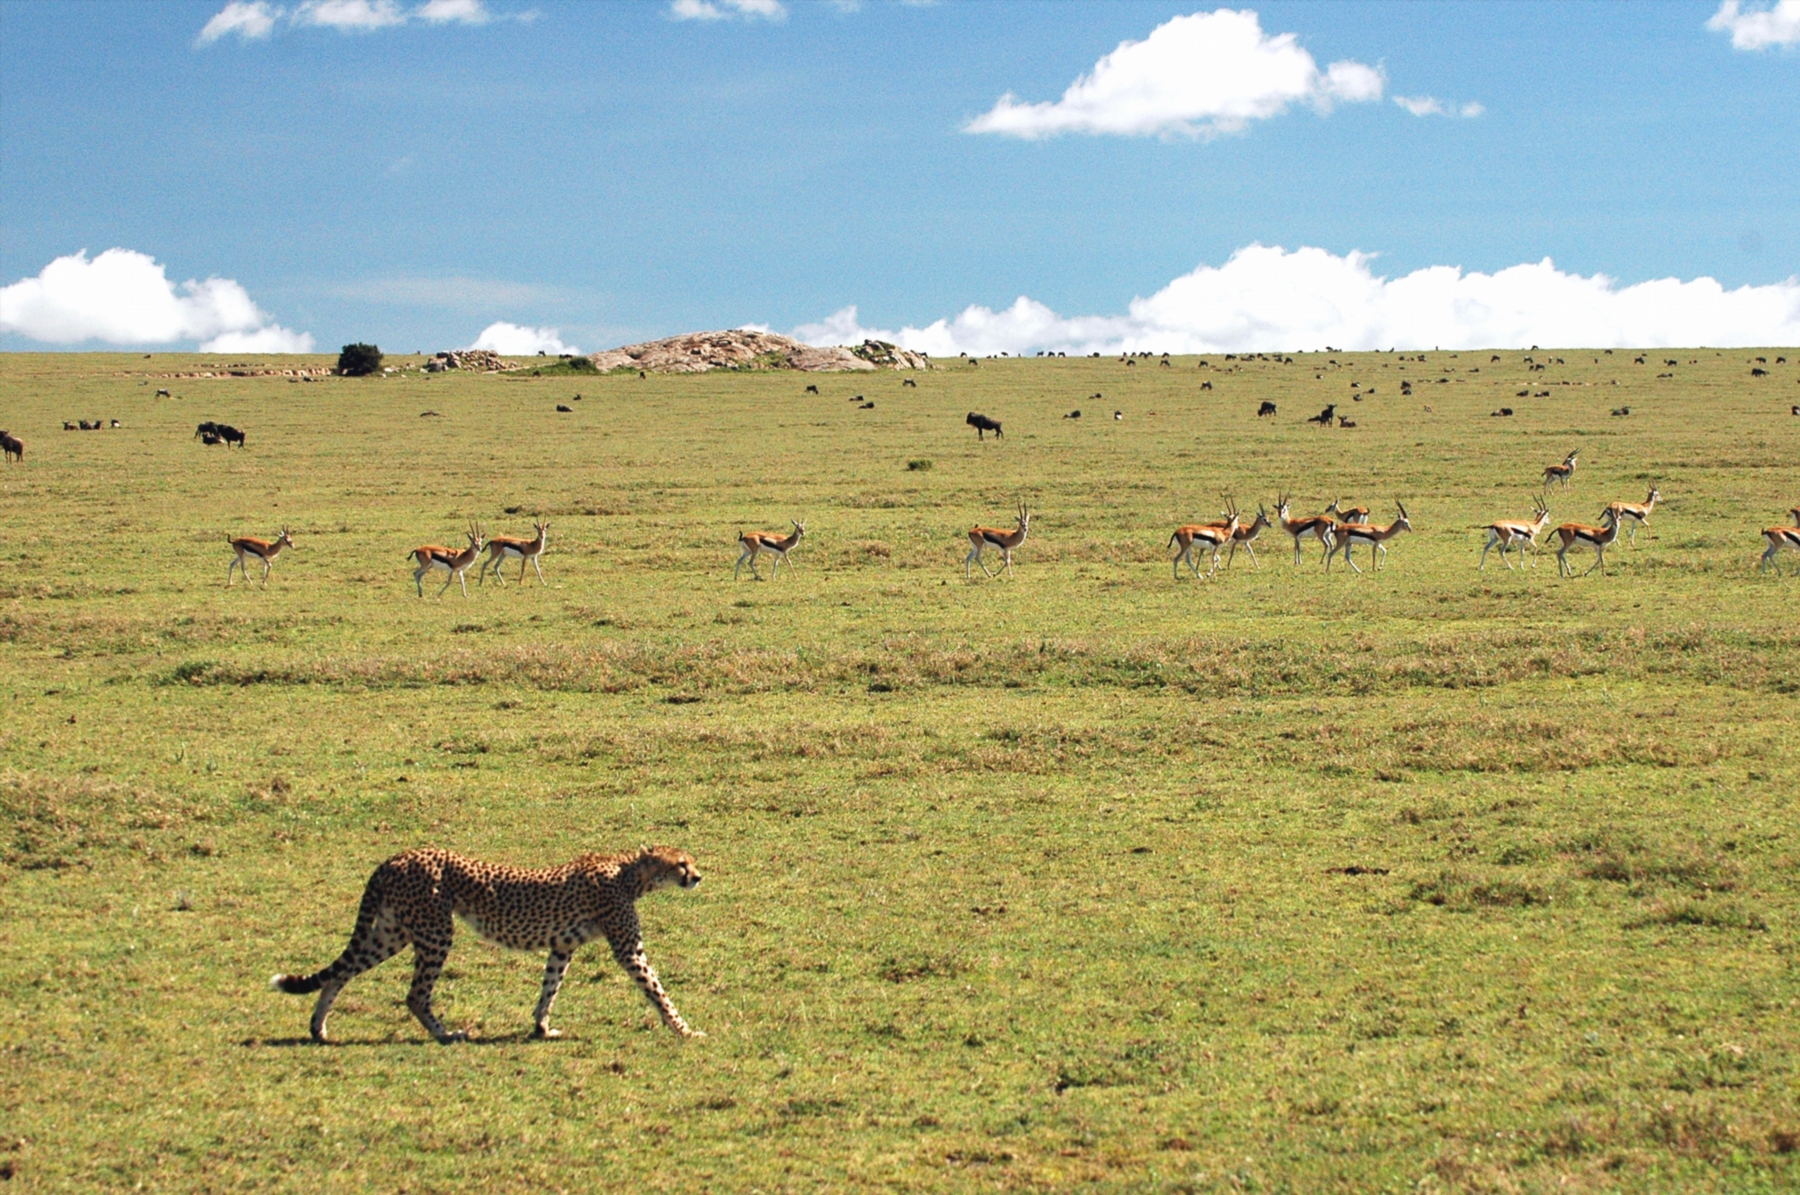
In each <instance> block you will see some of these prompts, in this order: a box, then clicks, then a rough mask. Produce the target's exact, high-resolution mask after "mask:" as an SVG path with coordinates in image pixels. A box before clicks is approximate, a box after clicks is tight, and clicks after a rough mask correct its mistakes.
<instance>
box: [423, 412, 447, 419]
mask: <svg viewBox="0 0 1800 1195" xmlns="http://www.w3.org/2000/svg"><path fill="white" fill-rule="evenodd" d="M419 418H421V419H442V418H443V416H442V415H440V414H438V413H437V412H436V411H420V412H419Z"/></svg>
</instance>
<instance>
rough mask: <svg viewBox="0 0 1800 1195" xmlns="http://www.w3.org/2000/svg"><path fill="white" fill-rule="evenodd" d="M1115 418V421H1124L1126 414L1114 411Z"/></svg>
mask: <svg viewBox="0 0 1800 1195" xmlns="http://www.w3.org/2000/svg"><path fill="white" fill-rule="evenodd" d="M1113 418H1114V419H1123V418H1125V412H1123V411H1114V412H1113Z"/></svg>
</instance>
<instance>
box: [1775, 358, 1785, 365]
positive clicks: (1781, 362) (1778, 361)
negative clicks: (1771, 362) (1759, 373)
mask: <svg viewBox="0 0 1800 1195" xmlns="http://www.w3.org/2000/svg"><path fill="white" fill-rule="evenodd" d="M1775 364H1777V365H1786V364H1787V358H1786V357H1777V358H1775Z"/></svg>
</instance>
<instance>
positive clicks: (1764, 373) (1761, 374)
mask: <svg viewBox="0 0 1800 1195" xmlns="http://www.w3.org/2000/svg"><path fill="white" fill-rule="evenodd" d="M1750 376H1751V377H1753V378H1766V377H1768V376H1769V371H1768V370H1766V369H1753V370H1751V371H1750Z"/></svg>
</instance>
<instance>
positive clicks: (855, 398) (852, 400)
mask: <svg viewBox="0 0 1800 1195" xmlns="http://www.w3.org/2000/svg"><path fill="white" fill-rule="evenodd" d="M850 401H851V402H861V401H863V396H862V395H860V394H858V395H856V396H855V397H853V398H852V399H851V400H850Z"/></svg>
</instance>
